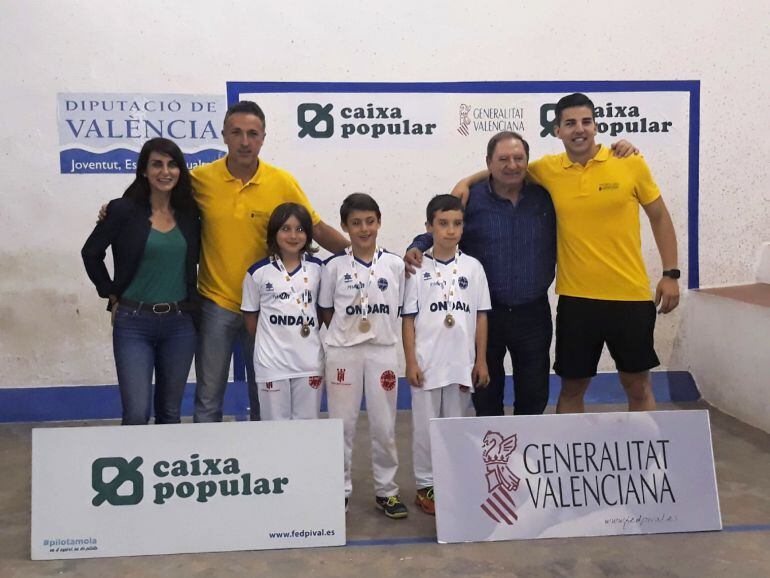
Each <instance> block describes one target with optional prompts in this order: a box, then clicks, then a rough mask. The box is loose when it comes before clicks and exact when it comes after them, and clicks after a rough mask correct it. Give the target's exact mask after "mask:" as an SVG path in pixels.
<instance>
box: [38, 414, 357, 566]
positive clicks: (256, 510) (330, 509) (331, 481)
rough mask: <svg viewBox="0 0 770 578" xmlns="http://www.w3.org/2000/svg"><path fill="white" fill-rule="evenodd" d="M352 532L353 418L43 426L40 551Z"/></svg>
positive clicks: (264, 544) (296, 539) (304, 542)
mask: <svg viewBox="0 0 770 578" xmlns="http://www.w3.org/2000/svg"><path fill="white" fill-rule="evenodd" d="M344 543H345V506H344V483H343V462H342V422H341V421H339V420H297V421H281V422H276V421H274V422H227V423H217V424H184V425H152V426H132V427H120V426H118V427H112V426H110V427H78V428H43V429H34V430H33V431H32V542H31V546H32V559H33V560H46V559H61V558H92V557H104V556H132V555H137V554H173V553H185V552H217V551H230V550H260V549H269V548H307V547H314V546H338V545H342V544H344Z"/></svg>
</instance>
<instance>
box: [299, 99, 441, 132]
mask: <svg viewBox="0 0 770 578" xmlns="http://www.w3.org/2000/svg"><path fill="white" fill-rule="evenodd" d="M297 126H299V132H298V133H297V136H298V137H299V138H306V137H307V138H314V139H329V138H332V137H334V135H335V134H336V135H339V137H340V138H343V139H351V138H371V139H380V138H386V137H424V136H432V135H433V134H435V132H434V131H435V130H436V123H431V122H418V121H415V119H414V118H409V117H408V116H407V115H406V114H405V113H404V110H403V109H402V107H398V106H380V105H378V104H374V103H371V102H370V103H367V104H364V105H356V106H341V107H338V109H335V105H334V104H332V103H330V102H329V103H325V104H322V103H320V102H303V103H301V104H299V105H298V106H297Z"/></svg>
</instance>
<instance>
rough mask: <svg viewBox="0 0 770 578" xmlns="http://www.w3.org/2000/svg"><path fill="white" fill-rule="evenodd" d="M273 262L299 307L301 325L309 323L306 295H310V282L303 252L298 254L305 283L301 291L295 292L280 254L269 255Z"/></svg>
mask: <svg viewBox="0 0 770 578" xmlns="http://www.w3.org/2000/svg"><path fill="white" fill-rule="evenodd" d="M271 258H272V260H273V262H274V263H275V264H276V265H278V270H279V271H280V272H281V273H282V274H283V278H284V280H285V281H286V282H287V283H288V284H289V287H290V288H291V296H292V297H293V298H294V301H295V302H296V303H297V306H298V307H299V312H300V315H302V319H303V323H302V324H303V325H310V316H309V315H307V306H308V303H309V299H308V296H309V295H310V289H309V285H310V282H309V280H308V275H307V264H306V263H305V255H304V253H303V254H302V255H300V257H299V259H300V263H301V265H302V279H303V283H304V285H305V288H304V290H303V291H302V292H299V293H298V292H297V289H296V288H295V287H294V281H292V278H291V275H289V272H288V271H287V270H286V267H285V266H284V264H283V261H281V256H280V255H274V256H273V257H271Z"/></svg>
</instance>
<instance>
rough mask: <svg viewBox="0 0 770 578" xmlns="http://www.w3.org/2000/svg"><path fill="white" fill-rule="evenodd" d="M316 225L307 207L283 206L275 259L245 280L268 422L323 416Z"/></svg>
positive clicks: (275, 218) (274, 228) (273, 221)
mask: <svg viewBox="0 0 770 578" xmlns="http://www.w3.org/2000/svg"><path fill="white" fill-rule="evenodd" d="M312 244H313V226H312V221H311V218H310V213H308V211H307V209H305V207H303V206H302V205H299V204H296V203H284V204H282V205H278V206H277V207H276V208H275V210H274V211H273V213H272V215H271V216H270V220H269V221H268V224H267V247H268V251H269V252H270V257H268V258H267V259H262V260H261V261H258V262H257V263H255V264H254V265H252V266H251V267H250V268H249V270H248V272H247V273H246V277H245V278H244V280H243V300H242V302H241V310H242V311H243V319H244V323H245V325H246V329H247V330H248V331H249V333H251V335H255V334H256V341H255V346H254V372H255V376H256V382H257V393H258V395H259V405H260V411H261V414H262V419H264V420H284V419H313V418H318V413H319V411H320V408H321V385H322V382H323V377H322V375H323V347H322V346H321V338H320V334H319V328H320V324H319V323H318V315H317V312H316V302H317V298H318V290H319V286H320V283H321V269H322V264H321V261H320V260H318V259H316V258H314V257H313V256H312V255H311V253H312V252H313V251H314V250H315V249H313V248H312Z"/></svg>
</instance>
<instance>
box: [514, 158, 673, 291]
mask: <svg viewBox="0 0 770 578" xmlns="http://www.w3.org/2000/svg"><path fill="white" fill-rule="evenodd" d="M529 172H530V175H531V176H532V178H533V179H534V180H536V181H537V182H538V183H540V184H541V185H542V186H544V187H545V188H546V189H548V191H549V192H550V193H551V198H552V199H553V205H554V208H555V209H556V231H557V235H556V242H557V250H556V263H557V269H556V292H557V293H558V294H559V295H569V296H572V297H585V298H588V299H606V300H609V301H649V300H650V299H651V289H650V281H649V279H648V277H647V271H646V269H645V266H644V260H643V259H642V240H641V233H640V230H639V208H640V205H647V204H649V203H651V202H652V201H654V200H655V199H657V198H658V197H659V196H660V190H659V189H658V186H657V185H656V184H655V181H654V180H653V178H652V174H651V173H650V169H649V168H648V167H647V163H646V162H645V161H644V159H643V158H642V157H641V156H640V155H636V156H631V157H628V158H625V159H619V158H616V157H614V156H613V155H612V153H611V152H610V150H609V149H607V148H606V147H603V146H602V147H601V148H600V149H599V152H598V153H597V154H596V156H595V157H594V158H592V159H591V160H589V161H588V163H586V165H585V166H583V165H580V164H578V163H573V162H572V161H570V160H569V157H568V156H567V154H566V153H561V154H558V155H546V156H544V157H543V158H541V159H539V160H537V161H534V162H533V163H531V164H530V165H529Z"/></svg>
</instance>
